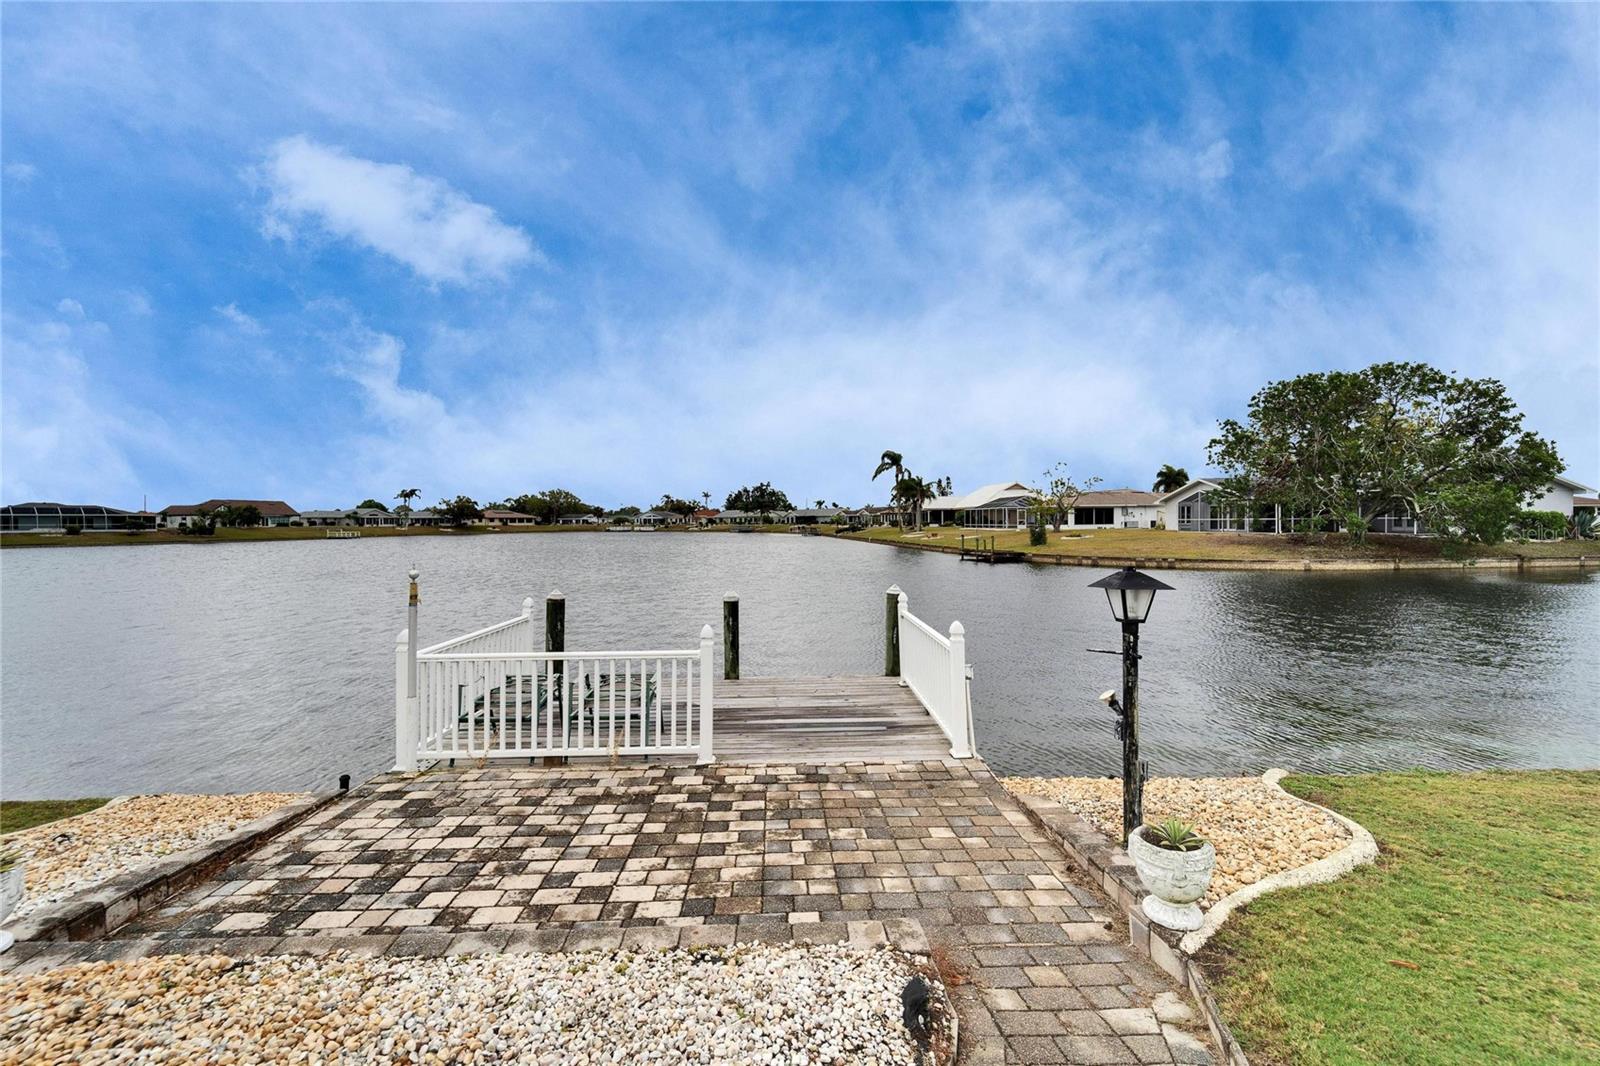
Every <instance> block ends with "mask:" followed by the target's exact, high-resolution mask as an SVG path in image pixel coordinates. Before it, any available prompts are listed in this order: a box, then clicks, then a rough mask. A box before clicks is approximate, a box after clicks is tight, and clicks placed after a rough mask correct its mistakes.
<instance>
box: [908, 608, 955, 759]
mask: <svg viewBox="0 0 1600 1066" xmlns="http://www.w3.org/2000/svg"><path fill="white" fill-rule="evenodd" d="M899 605H900V606H899V624H898V626H897V627H896V630H897V632H898V633H899V641H900V677H901V678H902V680H904V681H905V683H906V685H907V686H908V687H909V688H910V689H911V691H912V693H913V694H914V695H915V696H916V697H917V699H918V700H919V701H920V702H921V703H922V706H924V707H926V708H927V710H928V713H929V714H930V715H932V716H933V720H934V721H935V722H937V723H938V724H939V728H940V729H942V730H943V731H944V735H945V736H946V737H947V738H948V739H949V741H950V754H951V755H952V756H954V757H955V758H957V759H970V758H971V757H972V755H973V750H972V700H971V696H970V688H969V686H968V684H967V637H966V630H965V629H963V628H962V626H961V623H960V622H951V623H950V635H949V636H948V637H946V636H943V635H941V634H940V633H939V632H938V630H936V629H934V628H933V627H932V626H930V625H928V623H926V622H924V621H923V620H922V619H920V618H918V617H917V616H916V615H914V614H912V613H911V608H910V606H909V604H908V601H907V600H906V595H905V593H903V592H902V593H900V595H899Z"/></svg>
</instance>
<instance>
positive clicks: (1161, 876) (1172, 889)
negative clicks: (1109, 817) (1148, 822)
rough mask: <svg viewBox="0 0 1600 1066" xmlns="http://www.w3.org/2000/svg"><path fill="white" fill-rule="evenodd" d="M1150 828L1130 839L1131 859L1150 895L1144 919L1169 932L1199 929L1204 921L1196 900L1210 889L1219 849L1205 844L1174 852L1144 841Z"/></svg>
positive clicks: (1143, 827)
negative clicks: (1170, 930) (1165, 928)
mask: <svg viewBox="0 0 1600 1066" xmlns="http://www.w3.org/2000/svg"><path fill="white" fill-rule="evenodd" d="M1149 830H1150V827H1149V826H1140V827H1139V828H1138V829H1137V830H1136V831H1135V832H1134V833H1133V834H1132V835H1130V836H1129V837H1128V857H1129V858H1131V859H1132V860H1133V867H1134V869H1135V870H1137V871H1138V873H1139V880H1140V881H1141V882H1143V883H1144V887H1145V890H1146V891H1148V892H1149V893H1150V894H1149V895H1148V896H1146V897H1145V898H1144V903H1143V907H1144V913H1145V917H1147V918H1149V919H1150V920H1151V921H1152V922H1155V923H1156V924H1157V925H1162V926H1166V927H1167V928H1168V929H1183V930H1188V929H1198V928H1200V924H1201V922H1202V921H1203V920H1204V917H1203V915H1202V914H1201V913H1200V907H1199V906H1198V905H1197V904H1196V903H1195V900H1197V899H1199V898H1200V897H1201V896H1203V895H1205V894H1206V889H1207V888H1209V887H1210V886H1211V872H1212V870H1213V869H1214V868H1215V867H1216V865H1217V850H1216V849H1215V848H1213V847H1212V846H1211V843H1210V841H1206V842H1205V843H1204V844H1202V845H1201V846H1200V847H1199V848H1198V849H1196V850H1194V851H1173V850H1170V849H1168V848H1161V847H1157V846H1156V845H1154V844H1152V843H1150V842H1149V841H1148V840H1146V839H1145V834H1146V833H1147V832H1149Z"/></svg>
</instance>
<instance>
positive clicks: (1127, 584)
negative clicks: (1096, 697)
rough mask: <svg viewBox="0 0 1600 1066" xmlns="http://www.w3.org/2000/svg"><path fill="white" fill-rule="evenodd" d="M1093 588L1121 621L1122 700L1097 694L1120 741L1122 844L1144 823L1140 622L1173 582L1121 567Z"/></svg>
mask: <svg viewBox="0 0 1600 1066" xmlns="http://www.w3.org/2000/svg"><path fill="white" fill-rule="evenodd" d="M1089 587H1090V588H1092V589H1105V590H1106V601H1107V602H1108V603H1110V604H1111V614H1112V615H1113V616H1114V617H1115V618H1116V620H1117V621H1119V622H1121V623H1122V701H1121V702H1120V703H1119V702H1118V701H1117V694H1116V693H1115V692H1110V691H1108V692H1105V693H1102V694H1101V696H1100V698H1101V699H1102V700H1104V701H1105V703H1106V704H1107V705H1108V706H1109V707H1110V708H1111V709H1112V710H1113V711H1115V712H1116V714H1117V716H1118V721H1117V736H1118V738H1119V739H1121V741H1122V844H1123V846H1124V847H1126V846H1127V844H1128V834H1129V833H1131V832H1133V831H1134V830H1135V829H1137V828H1138V827H1139V826H1141V825H1143V824H1144V778H1145V767H1144V764H1143V763H1142V762H1140V761H1139V623H1141V622H1143V621H1144V620H1145V619H1146V618H1148V617H1149V616H1150V605H1151V604H1153V603H1155V600H1156V592H1158V591H1159V590H1161V589H1167V590H1169V591H1170V590H1171V588H1172V586H1171V585H1168V584H1167V583H1166V582H1164V581H1158V580H1156V579H1155V578H1153V577H1151V576H1150V575H1149V574H1146V573H1142V572H1140V571H1138V570H1135V569H1134V568H1133V567H1131V566H1129V567H1124V568H1123V569H1121V570H1118V571H1117V572H1116V573H1114V574H1109V575H1107V576H1106V577H1103V578H1101V579H1100V580H1099V581H1094V582H1090V584H1089Z"/></svg>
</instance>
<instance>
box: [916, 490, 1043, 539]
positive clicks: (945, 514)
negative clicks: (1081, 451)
mask: <svg viewBox="0 0 1600 1066" xmlns="http://www.w3.org/2000/svg"><path fill="white" fill-rule="evenodd" d="M1037 498H1038V493H1036V492H1035V491H1034V490H1033V489H1031V488H1029V487H1028V486H1027V485H1024V484H1023V483H1022V482H1020V481H999V482H996V483H995V484H993V485H985V486H983V487H982V488H980V489H977V490H975V491H973V492H968V493H966V494H964V495H959V496H954V495H953V496H939V497H935V498H934V499H931V500H928V501H927V502H925V503H924V504H923V505H922V521H923V522H924V523H926V524H928V525H960V526H963V527H966V528H969V529H1021V528H1023V527H1024V526H1026V525H1027V524H1028V508H1029V507H1030V506H1032V505H1033V502H1034V501H1035V500H1036V499H1037ZM896 516H897V517H898V516H899V512H896Z"/></svg>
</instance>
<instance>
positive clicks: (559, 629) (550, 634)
mask: <svg viewBox="0 0 1600 1066" xmlns="http://www.w3.org/2000/svg"><path fill="white" fill-rule="evenodd" d="M544 650H545V651H547V652H550V651H566V650H567V597H566V596H565V595H563V594H562V592H561V590H560V589H553V590H551V592H550V595H548V596H546V597H545V598H544ZM545 669H546V671H547V672H546V674H545V677H546V681H545V691H546V692H547V693H549V698H550V707H551V708H552V710H556V709H558V708H559V711H558V713H564V712H565V710H566V708H564V707H562V706H561V704H562V703H563V702H564V699H565V689H566V684H567V680H566V675H567V671H566V668H565V666H564V665H558V664H557V663H556V661H555V660H554V659H551V660H550V661H549V662H548V663H547V664H546V667H545ZM566 761H567V760H566V757H565V756H561V755H556V756H546V757H545V760H544V764H545V765H546V766H562V765H564V764H565V763H566Z"/></svg>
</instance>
